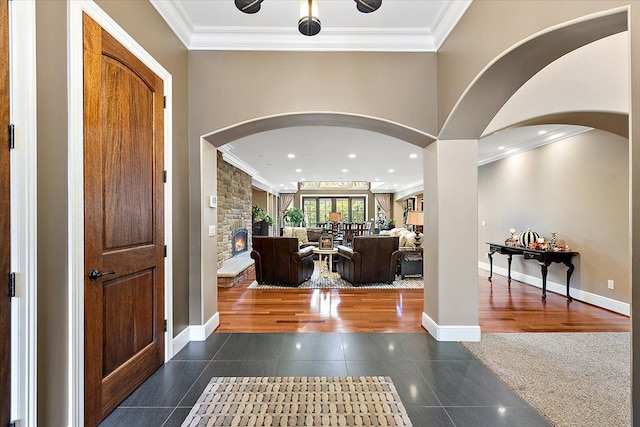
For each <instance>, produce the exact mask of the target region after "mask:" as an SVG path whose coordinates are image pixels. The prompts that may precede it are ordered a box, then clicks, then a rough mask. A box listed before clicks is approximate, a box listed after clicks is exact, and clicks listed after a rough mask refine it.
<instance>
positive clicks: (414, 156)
mask: <svg viewBox="0 0 640 427" xmlns="http://www.w3.org/2000/svg"><path fill="white" fill-rule="evenodd" d="M417 157H418V155H417V154H416V153H412V154H409V158H410V159H416V158H417Z"/></svg>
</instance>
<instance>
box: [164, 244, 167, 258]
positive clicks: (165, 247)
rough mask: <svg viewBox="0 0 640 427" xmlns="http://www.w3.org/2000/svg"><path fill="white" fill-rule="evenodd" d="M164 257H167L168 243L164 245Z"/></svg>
mask: <svg viewBox="0 0 640 427" xmlns="http://www.w3.org/2000/svg"><path fill="white" fill-rule="evenodd" d="M164 257H165V258H166V257H167V245H164Z"/></svg>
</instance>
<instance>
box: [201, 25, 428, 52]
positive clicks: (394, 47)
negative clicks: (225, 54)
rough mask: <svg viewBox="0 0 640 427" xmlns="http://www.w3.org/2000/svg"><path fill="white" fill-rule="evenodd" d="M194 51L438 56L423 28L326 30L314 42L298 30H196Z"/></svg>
mask: <svg viewBox="0 0 640 427" xmlns="http://www.w3.org/2000/svg"><path fill="white" fill-rule="evenodd" d="M189 49H191V50H252V51H323V52H326V51H365V52H435V51H436V46H435V44H434V38H433V36H432V35H431V32H430V31H429V30H427V29H423V28H406V29H388V28H373V29H356V28H326V29H323V30H322V32H321V33H320V34H318V35H317V36H314V37H312V38H310V37H305V36H303V35H301V34H300V33H299V32H298V31H297V30H296V29H295V27H286V28H283V27H280V28H267V27H263V28H259V27H254V28H245V27H196V28H195V29H194V31H193V33H192V35H191V44H190V45H189Z"/></svg>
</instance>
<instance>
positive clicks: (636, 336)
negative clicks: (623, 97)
mask: <svg viewBox="0 0 640 427" xmlns="http://www.w3.org/2000/svg"><path fill="white" fill-rule="evenodd" d="M629 21H630V22H631V27H630V29H629V32H630V35H631V44H630V50H629V51H630V52H638V50H639V49H640V5H639V4H638V2H634V4H633V5H632V7H631V18H630V20H629ZM630 95H631V108H630V114H629V118H630V128H631V131H630V142H631V162H630V164H631V200H632V202H631V203H632V204H631V224H632V225H631V248H634V247H635V248H636V250H635V251H634V250H632V251H631V252H632V258H631V277H632V279H631V290H632V303H631V322H632V325H631V332H632V337H631V344H632V348H631V349H632V350H631V356H632V359H631V373H632V377H631V390H632V393H631V398H632V401H631V408H632V423H633V425H640V393H638V389H640V345H639V344H638V343H640V316H639V315H638V307H640V250H638V249H637V248H640V55H637V54H634V55H631V93H630Z"/></svg>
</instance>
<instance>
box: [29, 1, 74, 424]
mask: <svg viewBox="0 0 640 427" xmlns="http://www.w3.org/2000/svg"><path fill="white" fill-rule="evenodd" d="M66 13H67V8H66V4H65V3H64V2H36V20H37V37H36V49H37V57H36V61H37V63H38V64H39V65H42V64H46V66H39V67H38V68H37V85H38V91H37V105H38V110H37V114H38V130H39V132H38V148H37V153H38V172H37V174H38V201H37V202H38V212H37V215H38V265H37V274H38V279H39V280H38V295H37V303H38V325H37V327H38V335H37V346H38V367H37V370H38V379H37V381H38V394H37V412H38V420H39V421H40V425H51V426H64V425H66V424H67V411H66V410H64V408H67V406H68V395H67V393H66V391H67V390H68V389H69V384H68V376H69V375H68V373H69V371H68V366H69V363H68V357H69V353H68V351H67V349H68V346H69V334H68V329H67V327H66V324H67V321H66V319H67V314H68V311H69V305H68V297H69V294H68V290H67V286H68V283H69V276H68V272H67V269H66V268H65V266H66V265H67V264H68V257H67V252H68V244H67V241H68V238H67V231H68V227H67V214H68V210H67V197H68V192H67V171H68V168H67V108H66V107H67V103H66V102H65V100H66V99H67V77H66V70H67V63H66V61H67V53H66V52H67V50H66V42H67V39H66V37H67V34H66V31H67V26H66Z"/></svg>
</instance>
